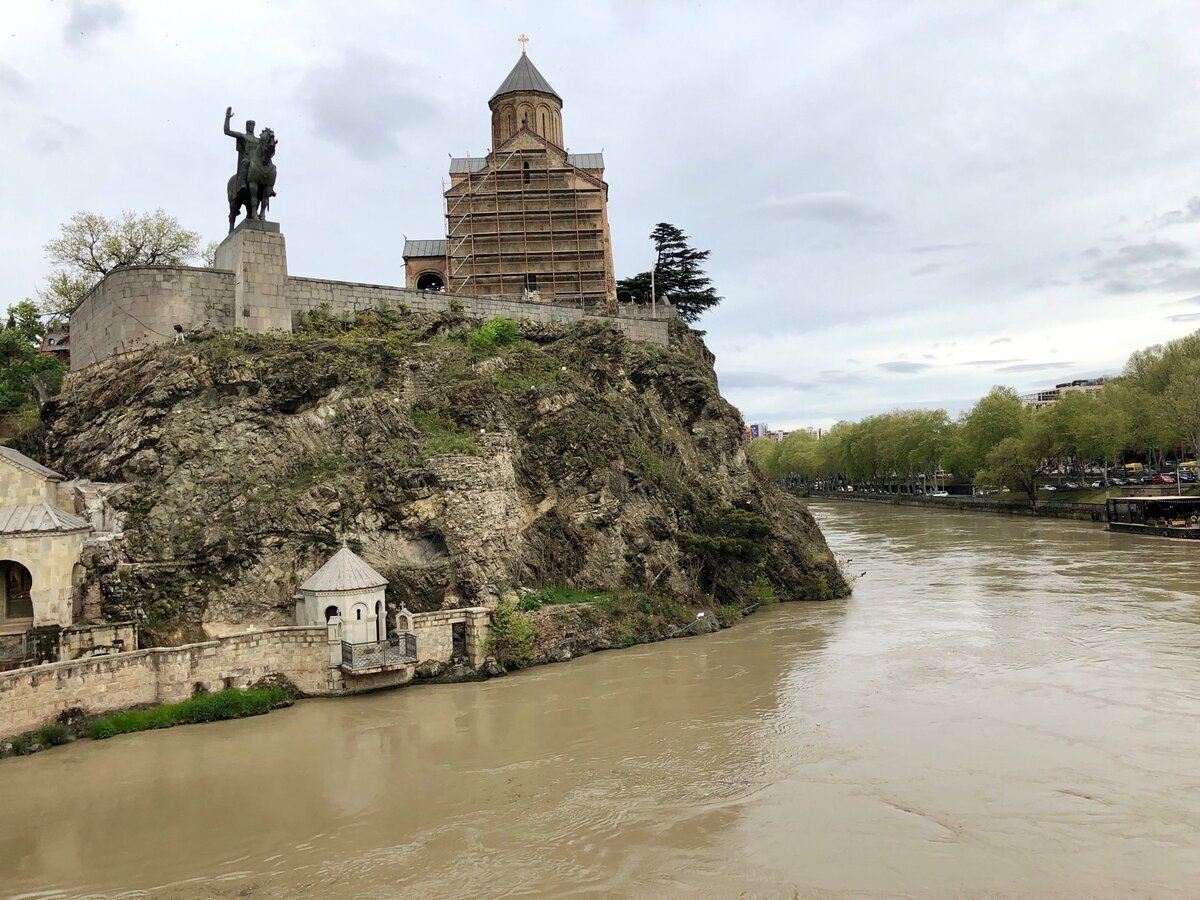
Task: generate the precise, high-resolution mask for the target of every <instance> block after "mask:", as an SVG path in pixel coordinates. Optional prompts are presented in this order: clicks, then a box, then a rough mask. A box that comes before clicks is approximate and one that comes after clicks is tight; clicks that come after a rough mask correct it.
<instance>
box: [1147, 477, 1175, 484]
mask: <svg viewBox="0 0 1200 900" xmlns="http://www.w3.org/2000/svg"><path fill="white" fill-rule="evenodd" d="M1151 480H1152V481H1153V482H1154V483H1155V484H1174V483H1175V476H1174V475H1155V476H1154V478H1153V479H1151Z"/></svg>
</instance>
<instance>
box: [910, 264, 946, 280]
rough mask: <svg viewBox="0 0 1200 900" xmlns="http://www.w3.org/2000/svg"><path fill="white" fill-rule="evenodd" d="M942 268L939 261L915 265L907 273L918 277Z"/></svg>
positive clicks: (931, 273)
mask: <svg viewBox="0 0 1200 900" xmlns="http://www.w3.org/2000/svg"><path fill="white" fill-rule="evenodd" d="M943 268H944V266H943V265H942V264H941V263H926V264H925V265H923V266H917V267H916V268H915V269H912V270H910V271H909V273H908V274H909V275H912V276H913V277H914V278H919V277H921V276H922V275H933V274H934V273H935V272H940V271H942V269H943Z"/></svg>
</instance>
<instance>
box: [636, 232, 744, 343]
mask: <svg viewBox="0 0 1200 900" xmlns="http://www.w3.org/2000/svg"><path fill="white" fill-rule="evenodd" d="M650 240H652V241H653V242H654V251H655V253H656V254H657V257H656V259H655V262H654V288H655V291H656V294H657V296H658V298H659V299H662V298H669V299H670V301H671V303H673V304H674V305H675V309H676V310H677V311H678V313H679V318H681V319H683V321H685V322H695V321H696V320H697V319H699V318H700V316H701V314H703V312H704V311H705V310H706V309H709V308H711V307H713V306H716V305H717V304H718V303H720V302H721V300H722V299H723V298H721V297H719V296H718V295H717V291H716V288H714V287H713V286H712V279H711V278H709V277H708V275H707V273H705V271H704V268H703V266H702V263H704V262H706V261H707V260H708V257H709V256H710V255H711V254H712V251H711V250H697V249H695V248H694V247H692V246H691V245H690V244H689V243H688V236H687V235H686V234H684V233H683V231H682V230H681V229H679V228H676V227H675V226H674V225H671V224H669V223H667V222H659V223H658V224H657V225H656V226H654V230H653V231H652V232H650ZM650 286H651V277H650V273H649V272H641V273H639V274H637V275H633V276H631V277H629V278H623V279H621V280H620V281H618V282H617V299H618V300H620V301H622V302H626V303H649V302H650Z"/></svg>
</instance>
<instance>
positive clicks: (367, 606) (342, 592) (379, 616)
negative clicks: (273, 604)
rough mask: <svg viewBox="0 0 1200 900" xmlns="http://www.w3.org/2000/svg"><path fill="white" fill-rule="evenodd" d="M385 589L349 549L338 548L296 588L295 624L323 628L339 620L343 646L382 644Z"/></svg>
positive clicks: (380, 579) (378, 577)
mask: <svg viewBox="0 0 1200 900" xmlns="http://www.w3.org/2000/svg"><path fill="white" fill-rule="evenodd" d="M386 587H387V579H386V578H384V577H383V576H382V575H380V574H379V573H378V572H376V571H375V570H374V569H372V568H371V567H370V566H369V565H367V564H366V563H365V562H364V561H363V560H362V558H361V557H359V556H358V555H357V554H356V553H355V552H354V551H353V550H351V549H350V548H349V547H342V549H341V550H339V551H338V552H337V553H335V554H334V555H333V557H332V558H331V559H330V560H329V562H327V563H325V565H323V566H321V568H319V569H317V571H316V572H314V573H313V574H312V575H311V576H310V577H309V579H308V580H307V581H305V582H304V583H303V584H302V585H300V597H299V598H298V599H297V601H296V624H297V625H325V624H327V623H328V622H329V621H330V620H332V619H335V618H340V619H341V624H342V640H344V641H346V642H347V643H351V644H367V643H378V642H381V641H386V640H387V613H386V604H385V603H384V588H386Z"/></svg>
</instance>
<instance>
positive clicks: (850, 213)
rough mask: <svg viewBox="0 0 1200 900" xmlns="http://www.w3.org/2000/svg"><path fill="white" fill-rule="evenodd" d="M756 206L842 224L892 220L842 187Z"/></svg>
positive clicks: (789, 215)
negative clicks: (842, 189)
mask: <svg viewBox="0 0 1200 900" xmlns="http://www.w3.org/2000/svg"><path fill="white" fill-rule="evenodd" d="M755 209H756V210H757V211H759V212H764V213H766V214H768V215H771V216H774V217H777V218H781V219H805V220H809V221H813V222H824V223H826V224H828V225H838V226H841V227H843V228H860V229H861V228H877V227H879V226H882V225H887V224H890V223H891V222H892V221H893V218H892V216H891V215H889V214H888V213H886V212H884V211H883V210H881V209H877V208H876V207H874V206H872V205H871V204H869V203H865V202H863V201H862V200H858V199H856V198H855V197H852V196H850V195H849V194H847V193H845V192H843V191H826V192H820V193H811V194H797V195H796V196H794V197H783V198H774V197H773V198H771V199H770V200H766V201H764V202H763V203H760V204H759V205H758V206H756V207H755Z"/></svg>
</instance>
